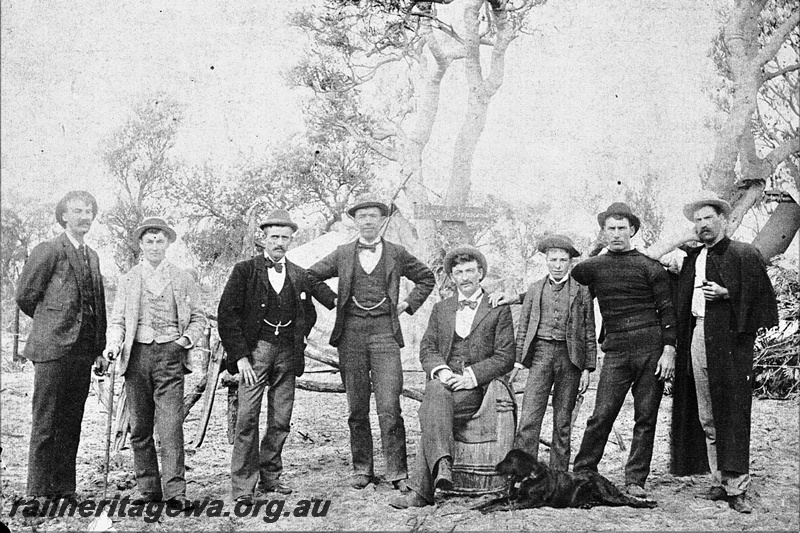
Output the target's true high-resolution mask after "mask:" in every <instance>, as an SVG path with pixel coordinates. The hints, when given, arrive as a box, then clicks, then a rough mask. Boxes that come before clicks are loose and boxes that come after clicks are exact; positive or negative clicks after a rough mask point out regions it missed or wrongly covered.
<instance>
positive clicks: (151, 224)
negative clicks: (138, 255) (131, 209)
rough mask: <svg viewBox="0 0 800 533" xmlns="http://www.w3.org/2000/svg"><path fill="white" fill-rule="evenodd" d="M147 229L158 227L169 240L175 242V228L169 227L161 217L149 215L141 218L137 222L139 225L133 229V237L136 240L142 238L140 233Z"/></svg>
mask: <svg viewBox="0 0 800 533" xmlns="http://www.w3.org/2000/svg"><path fill="white" fill-rule="evenodd" d="M149 229H160V230H161V231H163V232H164V235H166V236H167V240H169V242H175V239H177V238H178V236H177V234H176V233H175V230H174V229H172V228H171V227H169V225H167V223H166V222H165V221H164V219H163V218H158V217H150V218H146V219H144V220H142V223H141V224H139V227H138V228H136V229H135V230H134V231H133V238H134V239H136V240H137V241H138V240H139V239H141V238H142V233H144V232H145V231H147V230H149Z"/></svg>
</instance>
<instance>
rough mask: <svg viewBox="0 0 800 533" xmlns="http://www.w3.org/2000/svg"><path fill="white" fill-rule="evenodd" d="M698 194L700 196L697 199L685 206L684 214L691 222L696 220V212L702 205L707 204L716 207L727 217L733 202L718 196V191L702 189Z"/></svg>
mask: <svg viewBox="0 0 800 533" xmlns="http://www.w3.org/2000/svg"><path fill="white" fill-rule="evenodd" d="M698 196H699V198H698V199H697V200H695V201H694V202H689V203H688V204H686V205H684V206H683V216H685V217H686V218H688V219H689V220H690V221H691V222H694V213H695V212H696V211H697V210H698V209H700V208H701V207H705V206H707V205H711V206H714V207H716V208H717V209H719V210H720V212H722V214H723V215H724V216H725V217H727V216H728V215H729V214H730V212H731V204H729V203H728V202H726V201H725V200H723V199H722V198H720V197H719V196H717V194H716V193H714V192H712V191H702V192H701V193H700V194H699V195H698Z"/></svg>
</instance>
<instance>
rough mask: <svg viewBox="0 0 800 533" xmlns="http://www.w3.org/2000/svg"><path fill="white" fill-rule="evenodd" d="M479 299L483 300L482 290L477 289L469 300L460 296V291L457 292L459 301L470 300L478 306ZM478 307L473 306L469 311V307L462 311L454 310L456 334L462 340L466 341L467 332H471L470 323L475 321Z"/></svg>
mask: <svg viewBox="0 0 800 533" xmlns="http://www.w3.org/2000/svg"><path fill="white" fill-rule="evenodd" d="M481 298H483V289H481V288H480V287H478V290H477V291H475V292H474V293H473V294H472V296H470V297H469V298H467V297H466V296H464V295H463V294H461V291H458V300H459V301H461V300H468V301H470V300H471V301H473V302H477V303H478V305H480V303H481ZM478 305H476V306H475V309H470V307H469V306H465V307H464V309H457V310H456V333H457V334H458V336H459V337H461V338H462V339H466V338H467V336H468V335H469V332H470V331H472V322H473V321H474V320H475V313H476V312H477V311H478Z"/></svg>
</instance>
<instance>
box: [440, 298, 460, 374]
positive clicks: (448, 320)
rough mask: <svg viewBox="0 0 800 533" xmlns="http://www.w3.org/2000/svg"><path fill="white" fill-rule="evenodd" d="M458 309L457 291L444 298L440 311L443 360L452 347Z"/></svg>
mask: <svg viewBox="0 0 800 533" xmlns="http://www.w3.org/2000/svg"><path fill="white" fill-rule="evenodd" d="M457 309H458V292H456V295H455V296H451V297H450V298H448V299H446V300H444V301H443V302H442V307H441V312H440V315H441V316H440V321H439V323H440V324H441V326H439V328H440V331H439V333H440V335H441V336H442V337H441V338H442V339H444V342H445V347H446V348H445V349H444V350H443V351H442V355H444V358H445V361H446V360H447V359H449V358H450V350H451V348H452V347H453V335H454V334H455V332H456V310H457Z"/></svg>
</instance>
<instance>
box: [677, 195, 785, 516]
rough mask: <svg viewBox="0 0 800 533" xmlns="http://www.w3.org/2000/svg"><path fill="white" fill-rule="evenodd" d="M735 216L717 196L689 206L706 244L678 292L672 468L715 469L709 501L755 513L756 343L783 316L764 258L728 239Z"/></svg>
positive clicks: (689, 263) (687, 471) (682, 471)
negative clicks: (750, 497) (750, 495)
mask: <svg viewBox="0 0 800 533" xmlns="http://www.w3.org/2000/svg"><path fill="white" fill-rule="evenodd" d="M730 211H731V206H730V204H728V202H726V201H725V200H722V199H720V198H719V197H718V196H717V195H716V194H714V193H712V192H704V193H703V194H702V195H701V197H700V198H698V199H697V200H695V201H693V202H690V203H688V204H686V205H685V206H684V208H683V214H684V215H685V216H686V218H687V219H689V220H690V221H691V222H693V223H694V229H695V233H696V236H697V239H698V240H699V241H700V242H702V243H703V246H700V247H697V248H695V249H693V250H690V251H689V252H688V254H687V257H686V259H685V260H684V262H683V267H682V269H681V272H680V278H679V281H678V287H677V291H676V293H677V297H676V312H677V316H678V362H677V369H678V370H679V371H680V372H679V373H678V374H677V375H676V378H675V388H674V401H673V408H672V431H671V432H670V434H671V440H672V447H671V451H672V461H671V470H672V471H673V473H675V474H677V475H681V476H684V475H692V474H700V473H705V472H707V471H708V470H709V468H710V470H711V473H712V486H711V487H710V488H709V490H708V491H707V492H706V493H705V494H704V495H703V496H704V497H706V498H708V499H712V500H728V502H729V504H730V505H731V506H732V507H733V508H734V509H735V510H736V511H738V512H741V513H750V512H752V506H751V505H750V503H749V502H748V501H747V499H746V497H745V492H746V491H747V488H748V486H749V485H750V475H749V470H750V409H751V397H752V394H751V391H752V383H751V378H752V372H753V365H752V361H753V343H754V341H755V337H756V332H757V331H758V330H759V329H761V328H770V327H772V326H774V325H776V324H777V323H778V311H777V304H776V301H775V292H774V290H773V288H772V284H771V283H770V279H769V276H768V275H767V271H766V267H765V263H764V259H763V258H762V256H761V253H760V252H759V251H758V250H757V249H756V248H755V247H753V246H751V245H749V244H745V243H743V242H737V241H732V240H731V239H730V238H728V237H726V236H725V229H726V226H727V218H728V215H729V214H730ZM687 376H690V377H689V378H688V379H687ZM692 377H693V378H694V379H692ZM706 460H707V462H706Z"/></svg>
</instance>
